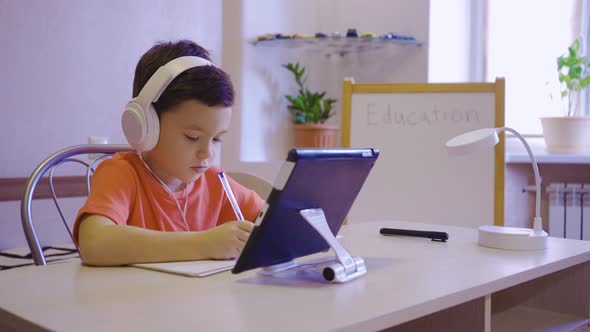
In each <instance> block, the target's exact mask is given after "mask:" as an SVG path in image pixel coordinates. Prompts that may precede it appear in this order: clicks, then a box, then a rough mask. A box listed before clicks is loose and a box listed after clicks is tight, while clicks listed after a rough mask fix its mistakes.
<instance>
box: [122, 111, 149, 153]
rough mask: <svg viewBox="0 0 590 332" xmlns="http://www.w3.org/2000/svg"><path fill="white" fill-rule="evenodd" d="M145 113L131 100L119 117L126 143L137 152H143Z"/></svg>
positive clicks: (145, 125) (145, 124)
mask: <svg viewBox="0 0 590 332" xmlns="http://www.w3.org/2000/svg"><path fill="white" fill-rule="evenodd" d="M146 122H147V121H146V118H145V112H144V111H143V110H142V109H141V106H140V105H139V104H138V103H137V102H136V101H135V99H132V100H131V101H129V102H128V103H127V105H125V111H124V112H123V115H122V117H121V127H122V128H123V134H125V138H127V142H128V143H129V145H131V147H133V148H134V149H135V150H137V151H140V152H141V151H144V146H145V140H146V139H145V138H146V136H147V135H146V131H147V123H146Z"/></svg>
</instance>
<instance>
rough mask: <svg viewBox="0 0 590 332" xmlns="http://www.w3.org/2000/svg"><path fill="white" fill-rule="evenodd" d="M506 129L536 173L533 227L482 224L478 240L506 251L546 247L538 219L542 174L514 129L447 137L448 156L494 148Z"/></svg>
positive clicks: (487, 129) (488, 129) (539, 219)
mask: <svg viewBox="0 0 590 332" xmlns="http://www.w3.org/2000/svg"><path fill="white" fill-rule="evenodd" d="M503 131H507V132H510V133H513V134H514V135H515V136H516V137H518V138H519V139H520V141H521V142H522V144H524V147H525V148H526V150H527V152H528V154H529V157H530V158H531V162H532V164H533V171H534V173H535V187H536V192H537V194H536V202H535V218H534V219H533V229H530V228H517V227H504V226H495V225H485V226H480V227H479V232H478V242H479V245H481V246H484V247H491V248H499V249H509V250H539V249H545V248H546V247H547V236H548V234H547V232H545V231H543V223H542V220H541V177H540V176H539V167H538V166H537V161H536V160H535V156H533V152H532V151H531V148H530V147H529V145H528V144H527V142H526V140H525V139H524V138H523V137H522V135H520V134H519V133H518V132H517V131H516V130H514V129H512V128H508V127H503V128H485V129H479V130H474V131H470V132H468V133H465V134H462V135H459V136H457V137H454V138H453V139H451V140H449V141H448V142H447V143H446V148H447V152H448V153H449V155H464V154H467V153H471V152H474V151H476V150H479V149H482V148H493V147H494V145H496V144H497V143H498V142H499V141H500V138H499V137H498V134H499V133H501V132H503Z"/></svg>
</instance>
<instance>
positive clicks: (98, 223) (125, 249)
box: [79, 214, 253, 266]
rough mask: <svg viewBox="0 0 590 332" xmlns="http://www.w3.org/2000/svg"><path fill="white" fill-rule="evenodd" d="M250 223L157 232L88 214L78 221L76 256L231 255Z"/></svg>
mask: <svg viewBox="0 0 590 332" xmlns="http://www.w3.org/2000/svg"><path fill="white" fill-rule="evenodd" d="M252 227H253V224H252V223H251V222H248V221H239V222H238V221H231V222H227V223H225V224H223V225H220V226H217V227H215V228H212V229H209V230H206V231H202V232H160V231H154V230H149V229H144V228H140V227H134V226H128V225H117V224H115V223H114V222H113V221H112V220H110V219H109V218H107V217H104V216H101V215H96V214H89V215H86V216H84V217H83V219H82V221H81V223H80V233H79V246H80V256H81V258H82V260H83V261H84V263H85V264H88V265H97V266H112V265H126V264H134V263H152V262H170V261H188V260H200V259H229V258H235V257H237V256H238V255H239V254H240V252H241V251H242V249H243V248H244V244H245V243H246V240H247V239H248V236H249V235H250V232H251V231H252Z"/></svg>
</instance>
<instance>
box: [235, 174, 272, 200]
mask: <svg viewBox="0 0 590 332" xmlns="http://www.w3.org/2000/svg"><path fill="white" fill-rule="evenodd" d="M227 174H228V175H229V177H231V178H232V179H234V180H235V181H236V182H238V183H239V184H241V185H242V186H244V187H246V188H248V189H251V190H253V191H255V192H256V193H257V194H258V196H260V197H262V199H266V198H267V197H268V195H269V194H270V192H271V191H272V184H270V183H269V182H267V181H266V180H264V179H262V178H259V177H258V176H256V175H252V174H249V173H244V172H237V171H236V172H232V171H228V172H227Z"/></svg>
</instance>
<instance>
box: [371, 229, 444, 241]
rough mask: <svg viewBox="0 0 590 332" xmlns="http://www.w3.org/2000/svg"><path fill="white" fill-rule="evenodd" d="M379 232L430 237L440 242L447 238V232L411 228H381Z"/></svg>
mask: <svg viewBox="0 0 590 332" xmlns="http://www.w3.org/2000/svg"><path fill="white" fill-rule="evenodd" d="M379 233H381V234H382V235H403V236H415V237H425V238H429V239H431V240H432V241H440V242H446V241H447V240H448V239H449V234H447V233H446V232H433V231H416V230H412V229H397V228H381V230H380V231H379Z"/></svg>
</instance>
